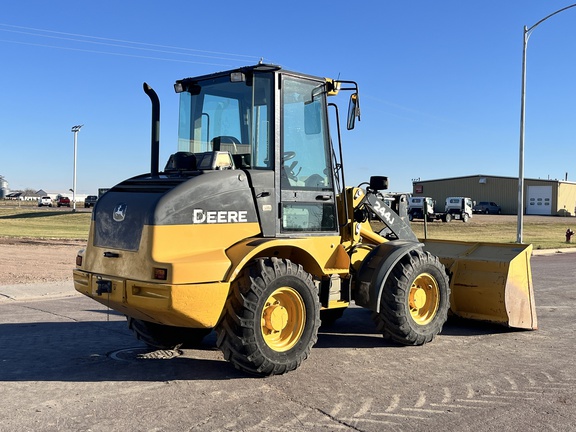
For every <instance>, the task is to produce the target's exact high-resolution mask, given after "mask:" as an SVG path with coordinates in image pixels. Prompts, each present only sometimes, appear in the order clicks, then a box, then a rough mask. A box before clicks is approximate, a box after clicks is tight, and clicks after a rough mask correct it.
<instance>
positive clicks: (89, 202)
mask: <svg viewBox="0 0 576 432" xmlns="http://www.w3.org/2000/svg"><path fill="white" fill-rule="evenodd" d="M96 201H98V197H97V196H96V195H88V196H87V197H86V199H85V200H84V208H90V207H94V204H96Z"/></svg>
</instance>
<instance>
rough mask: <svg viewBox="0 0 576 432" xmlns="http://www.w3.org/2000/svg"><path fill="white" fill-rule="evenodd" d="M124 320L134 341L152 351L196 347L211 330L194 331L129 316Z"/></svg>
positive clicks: (193, 329) (200, 329)
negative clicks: (126, 321)
mask: <svg viewBox="0 0 576 432" xmlns="http://www.w3.org/2000/svg"><path fill="white" fill-rule="evenodd" d="M126 319H127V320H128V328H129V329H130V330H132V332H133V333H134V335H135V336H136V339H138V340H140V341H142V342H144V343H145V344H146V345H148V346H149V347H150V348H154V349H165V350H169V349H176V348H180V347H182V348H187V347H189V348H191V347H194V346H198V345H200V343H201V342H202V339H204V337H205V336H207V335H208V334H209V333H210V332H211V331H212V329H205V328H199V329H196V328H189V327H175V326H169V325H163V324H156V323H153V322H150V321H144V320H138V319H135V318H132V317H129V316H127V317H126Z"/></svg>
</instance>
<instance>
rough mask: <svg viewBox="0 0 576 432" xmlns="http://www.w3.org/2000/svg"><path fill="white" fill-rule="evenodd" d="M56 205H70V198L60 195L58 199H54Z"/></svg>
mask: <svg viewBox="0 0 576 432" xmlns="http://www.w3.org/2000/svg"><path fill="white" fill-rule="evenodd" d="M56 206H58V207H62V206H64V207H70V198H68V197H60V198H58V201H56Z"/></svg>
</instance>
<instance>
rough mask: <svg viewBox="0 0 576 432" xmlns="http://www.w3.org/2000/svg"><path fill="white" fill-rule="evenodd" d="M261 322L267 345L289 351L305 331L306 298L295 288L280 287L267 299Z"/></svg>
mask: <svg viewBox="0 0 576 432" xmlns="http://www.w3.org/2000/svg"><path fill="white" fill-rule="evenodd" d="M261 322H262V336H263V337H264V341H265V342H266V345H268V346H269V347H270V348H272V349H273V350H274V351H278V352H283V351H288V350H289V349H291V348H292V347H294V345H296V343H297V342H298V341H299V340H300V337H301V336H302V333H303V332H304V326H305V324H306V307H305V306H304V300H302V297H301V296H300V294H298V292H297V291H296V290H295V289H293V288H290V287H282V288H278V289H277V290H276V291H274V292H273V293H272V294H271V295H270V297H268V299H266V303H265V304H264V309H263V310H262V320H261Z"/></svg>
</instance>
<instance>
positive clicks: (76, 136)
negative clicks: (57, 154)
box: [72, 125, 84, 212]
mask: <svg viewBox="0 0 576 432" xmlns="http://www.w3.org/2000/svg"><path fill="white" fill-rule="evenodd" d="M82 126H84V125H76V126H72V132H74V178H73V180H72V203H73V204H72V211H73V212H75V211H76V148H77V143H78V132H80V129H81V128H82Z"/></svg>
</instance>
